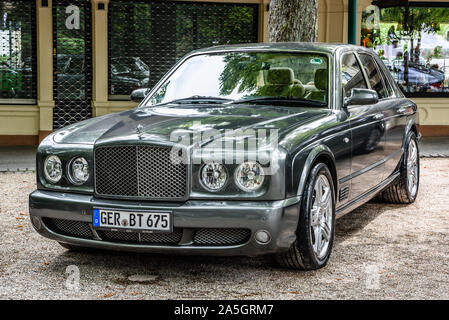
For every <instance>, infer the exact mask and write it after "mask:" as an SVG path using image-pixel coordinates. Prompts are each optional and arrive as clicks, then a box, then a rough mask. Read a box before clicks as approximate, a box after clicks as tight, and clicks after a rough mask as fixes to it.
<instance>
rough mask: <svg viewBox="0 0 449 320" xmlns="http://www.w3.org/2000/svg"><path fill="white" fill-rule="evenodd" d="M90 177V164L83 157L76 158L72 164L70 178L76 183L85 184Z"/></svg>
mask: <svg viewBox="0 0 449 320" xmlns="http://www.w3.org/2000/svg"><path fill="white" fill-rule="evenodd" d="M87 179H89V164H88V163H87V160H86V159H84V158H83V157H79V158H76V159H74V160H73V161H72V163H71V164H70V180H71V181H72V182H73V183H74V184H83V183H85V182H86V181H87Z"/></svg>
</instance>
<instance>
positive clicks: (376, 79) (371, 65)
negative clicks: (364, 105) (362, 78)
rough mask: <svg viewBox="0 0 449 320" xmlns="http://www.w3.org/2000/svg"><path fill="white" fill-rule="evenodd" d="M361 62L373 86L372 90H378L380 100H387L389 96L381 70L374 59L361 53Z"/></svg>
mask: <svg viewBox="0 0 449 320" xmlns="http://www.w3.org/2000/svg"><path fill="white" fill-rule="evenodd" d="M359 57H360V62H361V63H362V65H363V66H364V68H365V71H366V75H367V76H368V80H369V82H370V84H371V88H372V89H373V90H376V92H377V95H378V96H379V99H383V98H387V97H388V96H389V94H388V91H387V89H386V88H385V84H384V82H383V79H382V76H381V75H380V72H379V69H378V68H377V66H376V63H375V62H374V59H373V57H371V56H370V55H369V54H366V53H359Z"/></svg>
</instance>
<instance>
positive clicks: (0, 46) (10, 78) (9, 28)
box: [0, 1, 37, 104]
mask: <svg viewBox="0 0 449 320" xmlns="http://www.w3.org/2000/svg"><path fill="white" fill-rule="evenodd" d="M35 17H36V3H34V2H32V1H0V102H1V103H15V104H17V103H35V99H36V87H37V85H36V19H35Z"/></svg>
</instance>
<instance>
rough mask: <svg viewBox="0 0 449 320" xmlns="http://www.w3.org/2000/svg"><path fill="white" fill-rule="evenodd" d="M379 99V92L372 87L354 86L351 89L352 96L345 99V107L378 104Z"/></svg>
mask: <svg viewBox="0 0 449 320" xmlns="http://www.w3.org/2000/svg"><path fill="white" fill-rule="evenodd" d="M378 101H379V96H378V95H377V92H376V91H374V90H370V89H359V88H354V89H352V90H351V96H349V97H348V98H345V99H344V103H343V107H347V106H351V105H358V106H361V105H367V104H376V103H377V102H378Z"/></svg>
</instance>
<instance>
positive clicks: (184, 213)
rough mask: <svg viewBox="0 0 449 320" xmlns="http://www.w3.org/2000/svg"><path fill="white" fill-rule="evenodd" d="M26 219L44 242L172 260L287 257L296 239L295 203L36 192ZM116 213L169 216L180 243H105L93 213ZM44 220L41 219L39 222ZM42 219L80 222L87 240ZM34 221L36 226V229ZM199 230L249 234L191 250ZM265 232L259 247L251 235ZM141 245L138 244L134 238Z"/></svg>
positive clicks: (296, 205)
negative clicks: (236, 240) (99, 210)
mask: <svg viewBox="0 0 449 320" xmlns="http://www.w3.org/2000/svg"><path fill="white" fill-rule="evenodd" d="M29 200H30V218H31V219H32V221H34V222H33V226H34V227H35V229H36V230H37V231H38V232H39V233H40V234H41V235H43V236H45V237H47V238H50V239H53V240H57V241H59V242H65V243H69V244H74V245H79V246H83V247H92V248H99V249H111V250H120V251H132V252H158V253H171V254H207V255H224V256H258V255H264V254H272V253H276V252H281V251H286V250H288V249H289V248H290V246H291V244H292V243H293V242H294V241H295V239H296V228H297V225H298V216H299V207H300V200H301V198H300V197H295V198H290V199H287V200H281V201H251V202H249V201H210V200H204V201H197V200H195V201H187V202H184V203H170V202H167V203H159V202H146V201H140V202H137V201H125V200H109V199H108V200H106V199H97V198H95V197H93V196H91V195H83V194H74V193H62V192H55V191H42V190H36V191H34V192H33V193H32V194H30V199H29ZM98 207H100V208H104V209H116V210H130V211H133V210H139V211H145V210H148V211H154V210H164V211H167V210H168V211H172V212H173V225H174V227H175V228H178V230H179V229H181V232H182V237H181V240H180V241H179V242H177V243H176V244H170V245H164V244H162V245H160V244H151V243H150V244H148V243H129V242H120V241H118V242H117V241H113V242H111V241H105V240H104V239H102V237H101V236H98V234H97V232H96V230H95V229H94V228H93V227H92V209H93V208H98ZM43 218H44V219H43ZM46 218H47V219H62V220H70V221H80V222H84V223H86V224H88V225H89V228H90V229H91V230H92V232H93V238H92V239H86V238H81V237H74V236H67V235H64V234H61V233H58V232H55V231H54V230H52V229H51V228H49V227H48V225H47V224H46V223H45V221H47V220H46ZM36 220H37V221H38V222H39V223H36ZM203 228H213V229H217V228H218V229H225V228H229V229H231V228H239V229H242V228H244V229H248V230H249V232H250V236H249V237H248V239H247V240H246V241H245V242H244V243H239V244H235V245H207V246H205V245H196V244H195V242H194V241H193V237H194V234H195V232H196V231H195V230H199V229H203ZM258 230H266V231H268V232H269V233H270V235H271V241H270V242H269V243H267V244H260V243H259V242H257V241H256V240H255V237H254V234H255V232H256V231H258ZM139 239H140V238H139Z"/></svg>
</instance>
